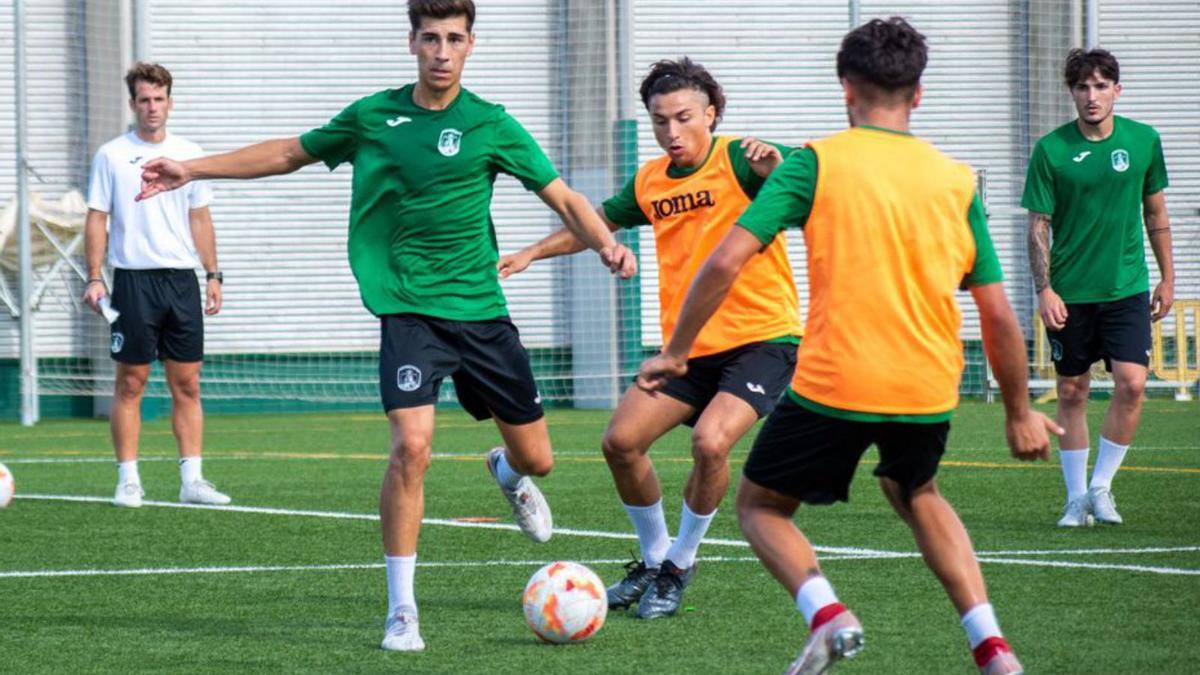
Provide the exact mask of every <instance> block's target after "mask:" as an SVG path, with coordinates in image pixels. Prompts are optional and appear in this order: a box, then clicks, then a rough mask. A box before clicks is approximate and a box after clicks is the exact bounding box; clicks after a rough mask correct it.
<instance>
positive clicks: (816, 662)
mask: <svg viewBox="0 0 1200 675" xmlns="http://www.w3.org/2000/svg"><path fill="white" fill-rule="evenodd" d="M862 648H863V628H862V624H861V623H859V622H858V618H857V617H855V616H854V615H853V614H851V613H850V610H845V611H844V612H842V613H841V614H838V615H837V616H835V617H833V618H832V619H830V620H829V621H826V622H825V623H824V624H823V625H822V626H821V627H820V628H818V629H816V630H815V631H813V632H812V634H811V635H809V636H808V642H805V643H804V650H803V651H801V652H800V656H797V657H796V660H795V661H792V665H791V666H789V667H788V669H787V670H786V671H784V674H783V675H821V673H827V672H829V669H830V668H832V667H833V664H835V663H837V662H838V661H839V660H840V659H848V658H852V657H853V656H854V655H856V654H858V653H859V652H860V651H862Z"/></svg>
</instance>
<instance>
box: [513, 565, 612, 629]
mask: <svg viewBox="0 0 1200 675" xmlns="http://www.w3.org/2000/svg"><path fill="white" fill-rule="evenodd" d="M522 601H523V603H524V605H525V623H527V624H529V628H530V629H532V630H533V632H534V634H535V635H537V636H538V637H539V638H541V639H542V640H545V641H546V642H552V643H554V644H566V643H570V642H583V641H584V640H586V639H588V638H589V637H591V636H592V635H593V634H595V632H596V631H598V630H600V627H601V626H603V625H604V617H606V616H607V615H608V596H607V595H606V594H605V591H604V582H602V581H600V577H598V576H596V573H595V572H593V571H592V570H590V569H588V567H587V566H586V565H581V564H579V563H574V562H552V563H550V564H549V565H546V566H545V567H543V568H542V569H540V570H538V571H537V572H535V573H534V575H533V577H531V578H530V579H529V583H528V584H526V585H525V595H524V596H522Z"/></svg>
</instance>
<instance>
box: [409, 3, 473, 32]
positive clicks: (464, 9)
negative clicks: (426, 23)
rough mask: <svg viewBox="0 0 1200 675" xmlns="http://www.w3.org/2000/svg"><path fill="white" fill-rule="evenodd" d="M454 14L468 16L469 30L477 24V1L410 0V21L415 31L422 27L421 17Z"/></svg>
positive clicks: (442, 17)
mask: <svg viewBox="0 0 1200 675" xmlns="http://www.w3.org/2000/svg"><path fill="white" fill-rule="evenodd" d="M452 16H465V17H467V31H468V32H469V31H471V30H473V29H474V26H475V3H474V2H473V0H408V22H409V23H410V24H412V29H413V31H414V32H415V31H418V30H420V29H421V19H424V18H426V17H428V18H430V19H449V18H450V17H452Z"/></svg>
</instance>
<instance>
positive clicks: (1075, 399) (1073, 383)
mask: <svg viewBox="0 0 1200 675" xmlns="http://www.w3.org/2000/svg"><path fill="white" fill-rule="evenodd" d="M1088 390H1089V387H1088V384H1087V383H1086V382H1080V381H1078V380H1061V381H1060V382H1059V383H1058V401H1059V404H1060V405H1064V406H1080V405H1086V404H1087V400H1088Z"/></svg>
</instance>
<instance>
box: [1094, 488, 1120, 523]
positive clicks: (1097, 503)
mask: <svg viewBox="0 0 1200 675" xmlns="http://www.w3.org/2000/svg"><path fill="white" fill-rule="evenodd" d="M1088 503H1089V505H1090V506H1091V507H1092V514H1093V515H1095V516H1096V522H1097V523H1105V524H1107V525H1120V524H1121V523H1123V522H1124V521H1123V520H1122V519H1121V514H1119V513H1117V500H1116V499H1115V498H1113V493H1112V491H1111V490H1109V489H1108V488H1102V487H1094V488H1091V489H1090V490H1088Z"/></svg>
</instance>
